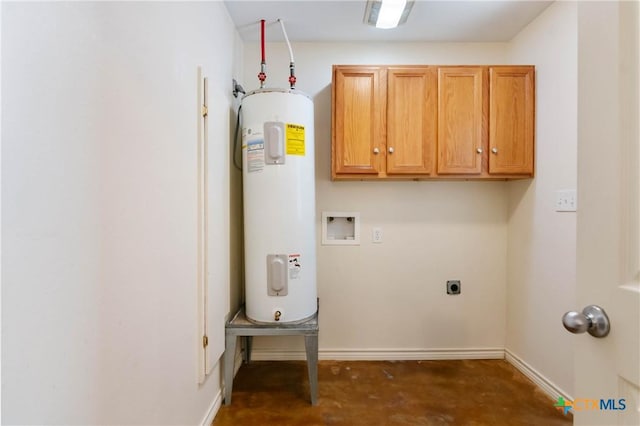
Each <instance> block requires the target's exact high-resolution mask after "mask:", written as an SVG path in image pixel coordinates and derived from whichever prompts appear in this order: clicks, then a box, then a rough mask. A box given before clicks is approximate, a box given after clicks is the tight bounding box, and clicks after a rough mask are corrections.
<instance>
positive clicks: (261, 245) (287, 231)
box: [242, 89, 317, 323]
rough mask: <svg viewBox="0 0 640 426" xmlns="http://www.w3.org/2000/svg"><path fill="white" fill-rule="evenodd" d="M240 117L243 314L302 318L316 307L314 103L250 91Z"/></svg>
mask: <svg viewBox="0 0 640 426" xmlns="http://www.w3.org/2000/svg"><path fill="white" fill-rule="evenodd" d="M242 122H243V124H242V170H243V172H242V176H243V196H244V241H245V242H244V245H245V248H244V250H245V310H246V314H247V318H249V319H250V320H252V321H254V322H257V323H276V322H289V323H291V322H301V321H304V320H306V319H309V318H311V317H312V316H313V315H314V314H315V313H316V310H317V286H316V231H315V211H316V208H315V170H314V165H315V160H314V129H313V102H312V101H311V99H310V98H309V97H308V96H307V95H305V94H303V93H301V92H299V91H297V90H295V89H259V90H255V91H253V92H250V93H249V94H247V95H246V96H245V97H244V98H243V99H242Z"/></svg>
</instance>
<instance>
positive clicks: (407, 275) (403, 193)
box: [244, 26, 507, 359]
mask: <svg viewBox="0 0 640 426" xmlns="http://www.w3.org/2000/svg"><path fill="white" fill-rule="evenodd" d="M267 33H268V37H270V39H272V40H281V36H280V33H279V29H278V28H277V27H276V26H270V27H269V28H268V31H267ZM293 48H294V53H295V58H296V70H297V75H298V85H297V87H298V88H299V89H300V90H302V91H304V92H306V93H308V94H310V95H311V96H312V97H313V99H314V103H315V142H316V158H317V160H316V177H317V179H316V200H317V218H318V219H317V222H318V229H319V228H320V226H319V224H320V223H319V222H320V220H319V218H320V215H321V212H322V211H358V212H360V214H361V218H362V222H363V223H362V229H361V231H362V243H361V245H360V246H356V247H353V246H352V247H340V246H320V247H319V250H318V292H319V297H320V356H321V357H324V358H342V357H349V356H355V357H357V358H359V359H363V358H376V357H381V358H383V359H388V358H393V357H396V358H402V357H412V356H416V357H418V358H424V357H425V356H427V357H428V356H437V354H436V353H435V352H433V351H435V350H437V349H452V350H454V351H458V353H463V352H464V353H467V354H469V353H471V352H473V353H475V354H481V355H480V356H483V355H482V354H485V355H486V351H491V350H494V349H499V350H502V348H503V347H504V341H505V340H504V339H505V337H504V331H505V311H506V307H505V294H506V289H505V285H506V249H507V247H506V244H507V226H506V223H507V194H506V183H504V182H332V181H331V180H330V174H331V163H330V151H331V66H332V65H333V64H491V63H503V62H504V61H505V56H504V54H505V45H504V44H500V43H496V44H444V43H437V44H434V43H397V44H393V43H389V44H384V43H372V44H364V43H295V44H294V45H293ZM259 61H260V53H259V46H258V45H257V44H255V43H254V44H246V45H245V58H244V65H245V68H244V69H245V74H244V75H245V79H244V84H245V88H250V89H254V88H257V86H258V80H257V78H256V75H257V73H258V72H259ZM288 63H289V60H288V53H287V50H286V47H285V46H284V45H283V44H282V43H278V42H275V43H269V44H268V46H267V66H268V79H267V83H268V84H267V86H271V87H278V86H280V87H282V86H284V85H287V77H288ZM372 226H380V227H382V228H383V233H384V242H383V243H382V244H375V245H374V244H372V243H371V228H372ZM318 241H319V239H318ZM447 279H460V280H462V294H461V295H460V296H448V295H447V294H446V290H445V284H446V281H447ZM301 340H302V339H296V338H295V337H294V338H289V339H285V338H282V339H273V338H262V339H258V338H256V339H255V346H254V349H255V356H256V358H258V357H279V356H282V357H290V356H292V352H291V350H293V353H294V355H295V356H301V355H302V354H301V353H300V352H298V353H297V354H296V353H295V351H300V350H302V347H303V346H302V343H301ZM483 351H484V352H483ZM426 354H428V355H426Z"/></svg>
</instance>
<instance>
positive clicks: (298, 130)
mask: <svg viewBox="0 0 640 426" xmlns="http://www.w3.org/2000/svg"><path fill="white" fill-rule="evenodd" d="M287 155H304V126H301V125H299V124H289V123H287Z"/></svg>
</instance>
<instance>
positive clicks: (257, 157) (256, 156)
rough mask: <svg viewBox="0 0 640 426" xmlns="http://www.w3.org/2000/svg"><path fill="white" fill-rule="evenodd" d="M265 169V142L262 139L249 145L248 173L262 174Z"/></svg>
mask: <svg viewBox="0 0 640 426" xmlns="http://www.w3.org/2000/svg"><path fill="white" fill-rule="evenodd" d="M263 169H264V141H263V140H262V139H258V140H254V141H251V142H248V143H247V172H248V173H253V172H261V171H262V170H263Z"/></svg>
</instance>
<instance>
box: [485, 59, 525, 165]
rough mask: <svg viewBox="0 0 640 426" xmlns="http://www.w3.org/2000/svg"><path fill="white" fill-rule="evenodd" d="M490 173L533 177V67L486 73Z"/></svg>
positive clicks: (498, 69) (504, 68)
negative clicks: (487, 78)
mask: <svg viewBox="0 0 640 426" xmlns="http://www.w3.org/2000/svg"><path fill="white" fill-rule="evenodd" d="M489 81H490V83H489V98H490V107H489V117H490V119H489V148H490V154H489V173H493V174H526V175H532V174H533V150H534V142H533V141H534V139H533V138H534V102H535V101H534V98H535V94H534V71H533V67H529V66H518V67H492V68H491V69H490V70H489Z"/></svg>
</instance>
